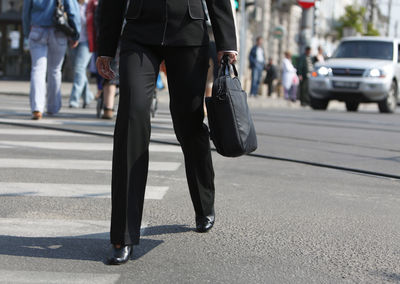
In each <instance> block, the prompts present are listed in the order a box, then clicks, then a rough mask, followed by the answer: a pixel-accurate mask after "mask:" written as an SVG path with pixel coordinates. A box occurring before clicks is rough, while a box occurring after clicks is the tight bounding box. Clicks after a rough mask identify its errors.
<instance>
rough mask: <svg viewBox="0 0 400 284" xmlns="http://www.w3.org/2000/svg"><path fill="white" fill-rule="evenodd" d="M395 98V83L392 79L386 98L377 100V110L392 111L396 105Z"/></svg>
mask: <svg viewBox="0 0 400 284" xmlns="http://www.w3.org/2000/svg"><path fill="white" fill-rule="evenodd" d="M397 99H398V98H397V84H396V82H395V81H393V82H392V85H391V86H390V90H389V92H388V94H387V96H386V98H385V99H384V100H382V101H380V102H378V107H379V111H380V112H382V113H393V112H394V111H395V110H396V107H397Z"/></svg>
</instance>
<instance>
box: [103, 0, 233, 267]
mask: <svg viewBox="0 0 400 284" xmlns="http://www.w3.org/2000/svg"><path fill="white" fill-rule="evenodd" d="M126 3H127V1H113V0H103V6H102V9H101V25H100V35H99V50H98V52H99V58H98V59H97V68H98V70H99V72H100V74H101V75H102V76H103V77H105V78H106V79H112V78H113V77H114V71H113V70H112V69H111V68H110V62H111V60H112V58H113V57H114V56H115V52H116V49H117V46H118V41H119V38H120V34H121V28H122V23H123V20H124V15H125V18H126V25H125V27H124V30H123V33H122V36H121V51H120V66H119V71H120V72H119V74H120V103H119V108H118V113H117V120H116V125H115V132H114V152H113V166H112V213H111V233H110V237H111V244H112V254H111V257H110V258H109V259H108V264H122V263H125V262H127V261H128V260H129V257H130V255H131V253H132V245H137V244H138V243H139V238H140V224H141V219H142V212H143V201H144V193H145V188H146V179H147V172H148V163H149V150H148V147H149V140H150V130H151V125H150V113H149V112H150V104H151V100H152V98H153V92H154V89H155V84H156V79H157V76H158V72H159V66H160V63H161V62H162V61H163V60H165V66H166V69H167V72H168V86H169V93H170V110H171V116H172V120H173V125H174V130H175V133H176V136H177V138H178V141H179V142H180V144H181V147H182V150H183V154H184V158H185V167H186V176H187V182H188V186H189V191H190V196H191V199H192V203H193V206H194V211H195V221H196V231H197V232H207V231H209V230H210V229H211V228H212V227H213V225H214V218H215V215H214V194H215V193H214V192H215V187H214V170H213V165H212V160H211V151H210V139H209V133H208V128H207V126H206V125H205V124H204V123H203V120H204V111H203V99H204V91H205V86H206V79H207V70H208V41H209V38H208V33H207V25H206V16H205V11H204V7H203V5H202V1H201V0H174V1H169V0H168V1H165V0H152V1H149V0H130V4H129V7H128V10H127V12H126V14H125V5H126ZM166 3H167V4H166ZM206 3H207V7H208V11H209V15H210V19H211V23H212V27H213V31H214V35H215V41H216V46H217V50H218V57H219V59H221V58H222V56H223V55H224V54H227V55H229V58H230V60H231V61H235V60H236V56H237V52H236V50H237V44H236V33H235V23H234V18H233V11H232V6H231V1H230V0H206Z"/></svg>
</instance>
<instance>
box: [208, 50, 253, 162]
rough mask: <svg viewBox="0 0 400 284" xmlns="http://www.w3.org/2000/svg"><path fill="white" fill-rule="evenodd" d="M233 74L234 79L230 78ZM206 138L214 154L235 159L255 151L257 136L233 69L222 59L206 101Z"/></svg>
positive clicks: (233, 67) (233, 66) (232, 66)
mask: <svg viewBox="0 0 400 284" xmlns="http://www.w3.org/2000/svg"><path fill="white" fill-rule="evenodd" d="M231 70H233V72H234V75H235V76H233V77H232V76H231ZM206 106H207V116H208V124H209V127H210V136H211V140H212V141H213V143H214V145H215V148H216V149H217V152H218V153H220V154H221V155H222V156H225V157H238V156H241V155H244V154H248V153H250V152H253V151H254V150H256V149H257V136H256V131H255V129H254V124H253V120H252V118H251V115H250V111H249V107H248V105H247V94H246V92H245V91H243V89H242V86H241V84H240V81H239V78H238V73H237V70H236V67H235V65H233V64H229V58H228V57H227V56H224V57H223V59H222V64H221V67H220V69H219V72H218V77H217V78H216V79H215V81H214V85H213V89H212V96H211V97H209V98H206Z"/></svg>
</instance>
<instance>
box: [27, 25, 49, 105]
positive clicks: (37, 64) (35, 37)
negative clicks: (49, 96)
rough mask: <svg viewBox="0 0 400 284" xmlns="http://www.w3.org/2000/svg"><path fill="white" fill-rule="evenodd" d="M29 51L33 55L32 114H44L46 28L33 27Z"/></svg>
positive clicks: (46, 50)
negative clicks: (37, 112) (35, 112)
mask: <svg viewBox="0 0 400 284" xmlns="http://www.w3.org/2000/svg"><path fill="white" fill-rule="evenodd" d="M29 51H30V53H31V60H32V67H31V68H32V69H31V86H30V93H29V99H30V105H31V112H34V111H39V112H41V113H43V111H44V105H45V101H46V71H47V53H48V47H47V32H46V31H45V29H44V28H37V27H33V28H32V30H31V32H30V34H29Z"/></svg>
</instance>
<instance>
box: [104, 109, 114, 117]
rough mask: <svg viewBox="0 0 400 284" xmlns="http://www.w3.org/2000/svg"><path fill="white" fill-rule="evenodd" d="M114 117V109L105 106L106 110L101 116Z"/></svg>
mask: <svg viewBox="0 0 400 284" xmlns="http://www.w3.org/2000/svg"><path fill="white" fill-rule="evenodd" d="M113 117H114V110H113V109H112V108H104V112H103V115H102V116H101V118H103V119H112V118H113Z"/></svg>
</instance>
